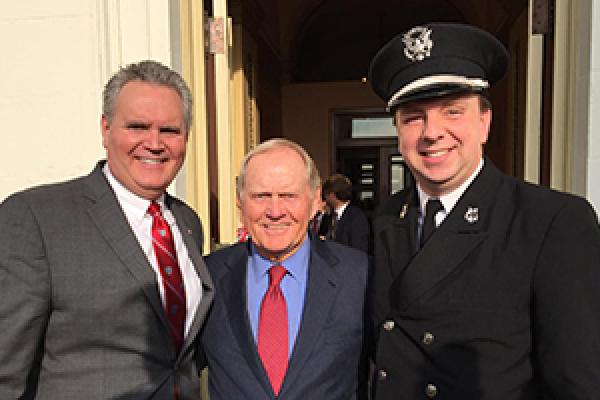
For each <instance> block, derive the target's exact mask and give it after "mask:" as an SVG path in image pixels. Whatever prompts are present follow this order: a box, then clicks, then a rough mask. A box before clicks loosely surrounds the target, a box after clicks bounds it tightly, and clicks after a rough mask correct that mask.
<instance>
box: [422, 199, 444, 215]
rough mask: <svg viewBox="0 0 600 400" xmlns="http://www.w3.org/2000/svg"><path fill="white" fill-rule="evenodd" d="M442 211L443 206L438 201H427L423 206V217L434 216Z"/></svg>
mask: <svg viewBox="0 0 600 400" xmlns="http://www.w3.org/2000/svg"><path fill="white" fill-rule="evenodd" d="M443 209H444V206H443V205H442V202H441V201H440V199H429V200H427V204H425V215H435V214H437V213H438V212H439V211H441V210H443Z"/></svg>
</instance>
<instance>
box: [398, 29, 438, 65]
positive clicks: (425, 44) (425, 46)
mask: <svg viewBox="0 0 600 400" xmlns="http://www.w3.org/2000/svg"><path fill="white" fill-rule="evenodd" d="M430 36H431V29H428V28H426V27H424V26H416V27H414V28H412V29H411V30H410V31H408V32H406V33H405V34H404V36H403V37H402V41H403V42H404V46H405V47H404V55H406V58H408V59H409V60H411V61H423V60H424V59H425V57H429V56H431V48H432V47H433V41H432V40H431V38H430Z"/></svg>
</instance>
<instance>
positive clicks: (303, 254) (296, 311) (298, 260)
mask: <svg viewBox="0 0 600 400" xmlns="http://www.w3.org/2000/svg"><path fill="white" fill-rule="evenodd" d="M251 249H252V254H251V255H250V256H249V257H248V273H247V274H246V289H247V293H248V298H247V304H248V316H249V319H250V326H251V327H252V334H253V336H254V342H255V343H257V342H258V320H259V315H260V305H261V303H262V299H263V297H264V296H265V293H266V292H267V289H268V288H269V268H271V266H273V262H272V261H269V260H267V259H266V258H263V257H261V256H260V255H259V254H258V252H257V251H256V248H255V247H254V244H251ZM309 262H310V240H309V239H308V235H307V236H306V238H305V239H304V242H303V243H302V245H300V248H299V249H298V250H297V251H296V252H295V253H294V254H292V255H291V256H290V257H289V258H287V259H285V260H284V261H283V262H282V263H281V265H283V267H285V269H286V270H287V271H288V272H287V274H286V275H285V276H284V277H283V279H282V280H281V284H280V287H281V291H282V292H283V296H284V297H285V302H286V305H287V313H288V335H289V340H288V343H289V353H288V354H289V357H291V355H292V350H293V349H294V343H295V341H296V336H298V330H299V329H300V321H301V320H302V311H303V309H304V296H305V293H306V283H307V279H308V263H309Z"/></svg>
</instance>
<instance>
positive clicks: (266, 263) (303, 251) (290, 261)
mask: <svg viewBox="0 0 600 400" xmlns="http://www.w3.org/2000/svg"><path fill="white" fill-rule="evenodd" d="M250 240H251V242H250V246H251V253H252V255H251V258H252V262H251V263H250V265H251V268H250V269H251V273H252V274H253V275H254V279H255V280H256V281H259V280H260V279H262V278H263V276H264V275H266V274H267V273H268V271H269V268H271V267H272V266H273V265H274V263H273V261H271V260H268V259H266V258H264V257H263V256H261V255H260V254H259V253H258V251H257V250H256V246H254V243H252V239H250ZM309 256H310V240H308V235H306V237H305V238H304V241H303V242H302V244H301V245H300V247H299V248H298V250H296V251H295V252H294V254H292V255H291V256H289V257H288V258H286V259H285V260H283V261H282V262H281V263H279V264H280V265H282V266H283V267H285V269H286V270H287V271H288V273H289V274H290V275H291V276H292V277H293V278H294V279H297V280H298V279H300V278H299V277H300V276H302V275H305V274H306V269H307V268H308V261H309Z"/></svg>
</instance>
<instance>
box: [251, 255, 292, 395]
mask: <svg viewBox="0 0 600 400" xmlns="http://www.w3.org/2000/svg"><path fill="white" fill-rule="evenodd" d="M286 273H287V270H286V269H285V268H284V267H282V266H281V265H275V266H273V267H271V268H270V269H269V288H268V289H267V293H265V297H264V298H263V301H262V304H261V306H260V317H259V321H258V354H259V355H260V358H261V360H262V363H263V365H264V367H265V371H267V375H268V376H269V380H270V381H271V386H272V387H273V392H274V393H275V395H276V396H277V395H278V394H279V390H280V389H281V384H282V383H283V377H284V376H285V371H286V369H287V365H288V318H287V306H286V304H285V297H283V293H282V292H281V288H280V287H279V283H280V282H281V280H282V279H283V277H284V276H285V274H286Z"/></svg>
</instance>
